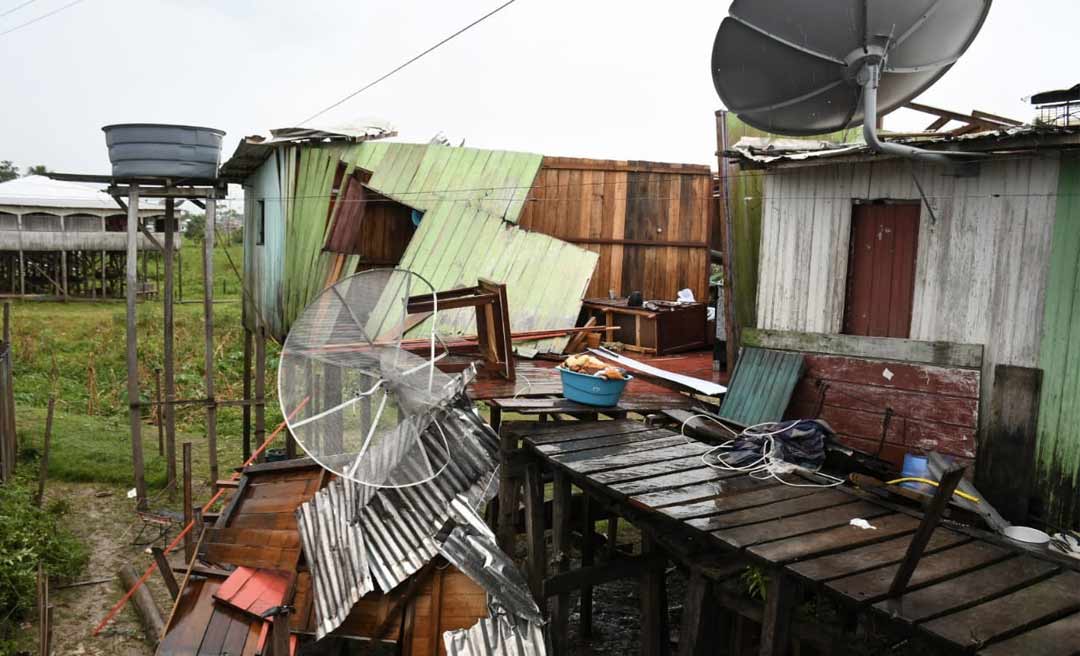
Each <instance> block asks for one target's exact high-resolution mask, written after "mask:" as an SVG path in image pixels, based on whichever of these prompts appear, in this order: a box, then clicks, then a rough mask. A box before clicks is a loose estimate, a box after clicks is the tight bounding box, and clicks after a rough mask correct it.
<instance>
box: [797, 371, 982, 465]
mask: <svg viewBox="0 0 1080 656" xmlns="http://www.w3.org/2000/svg"><path fill="white" fill-rule="evenodd" d="M805 358H806V360H805V361H806V367H807V369H806V374H805V376H804V377H803V379H802V380H801V381H800V382H799V384H798V385H797V386H796V388H795V394H794V395H793V396H792V400H791V404H790V405H789V406H788V410H787V413H786V416H787V417H788V418H797V417H802V418H810V417H820V418H821V419H824V420H825V421H827V422H829V425H831V426H832V427H833V430H835V431H836V433H837V436H838V437H839V439H840V441H841V442H843V443H845V444H848V445H849V446H852V447H854V448H857V449H859V450H862V451H867V452H870V453H877V452H878V451H879V449H880V451H881V457H882V458H884V459H885V460H888V461H890V462H892V463H894V464H895V465H896V466H897V467H899V466H900V464H901V462H902V461H903V457H904V453H905V452H908V451H911V452H916V453H925V452H928V451H934V450H936V451H940V452H942V453H946V454H949V455H953V456H956V457H958V458H962V459H971V458H974V457H975V431H976V428H977V426H978V420H979V416H978V412H979V399H978V395H979V372H978V371H976V370H972V369H957V368H949V367H934V366H929V365H920V364H911V363H904V362H893V361H884V360H871V359H867V358H846V357H840V356H832V355H817V354H806V356H805ZM887 410H889V411H890V412H889V413H888V414H889V415H890V417H889V420H888V423H887V424H886V420H885V418H886V414H887V412H886V411H887Z"/></svg>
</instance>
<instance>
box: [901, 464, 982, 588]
mask: <svg viewBox="0 0 1080 656" xmlns="http://www.w3.org/2000/svg"><path fill="white" fill-rule="evenodd" d="M964 468H965V467H964V465H961V464H953V465H950V467H949V468H948V469H946V470H945V472H944V473H943V474H942V476H941V480H940V481H939V482H938V487H937V491H936V492H935V493H934V498H933V499H931V500H930V505H929V506H928V507H927V509H926V513H925V514H924V515H923V518H922V521H921V522H919V528H917V529H916V530H915V535H913V536H912V538H911V542H909V543H908V548H907V553H906V554H904V560H902V561H900V566H899V567H898V568H897V570H896V576H894V577H893V581H892V585H891V586H889V597H891V598H893V599H895V598H896V597H899V596H900V595H902V594H904V591H905V590H907V586H908V583H910V582H911V575H912V574H914V573H915V568H916V567H918V565H919V560H920V559H921V558H922V555H923V551H924V550H925V549H926V545H927V543H929V542H930V536H932V535H933V534H934V530H935V529H937V526H938V523H939V522H940V521H941V515H942V513H944V512H945V508H946V507H947V506H948V505H949V501H950V500H951V499H952V496H953V492H954V491H955V490H956V486H957V485H959V484H960V479H961V478H962V477H963V475H964Z"/></svg>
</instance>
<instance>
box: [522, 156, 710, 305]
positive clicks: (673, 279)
mask: <svg viewBox="0 0 1080 656" xmlns="http://www.w3.org/2000/svg"><path fill="white" fill-rule="evenodd" d="M711 185H712V174H711V173H710V171H709V167H707V166H701V165H695V164H660V163H653V162H624V161H611V160H591V159H577V158H570V157H545V158H544V160H543V163H542V164H541V166H540V171H539V172H538V173H537V176H536V179H535V181H534V182H533V186H532V190H531V191H530V192H529V196H528V198H527V200H526V202H525V209H524V211H523V212H522V214H521V217H520V219H519V221H518V223H519V225H520V226H521V227H523V228H525V229H527V230H534V231H537V232H541V233H544V234H547V235H551V236H552V237H557V238H558V239H562V240H564V241H567V242H570V243H572V244H577V245H579V246H581V247H582V248H587V249H589V250H591V251H593V252H595V253H598V254H599V255H600V260H599V262H598V263H597V266H596V271H595V272H594V274H593V277H592V282H591V283H590V285H589V288H588V291H587V292H586V295H587V296H588V297H605V298H606V297H607V295H608V291H609V290H612V289H613V290H615V293H616V295H619V296H626V295H628V294H629V293H630V292H632V291H640V292H642V294H643V295H644V296H645V298H646V299H650V298H652V299H667V300H674V299H675V295H676V293H677V292H678V291H679V290H680V289H683V288H690V289H691V290H693V292H694V297H695V298H696V299H698V300H701V301H708V292H709V289H708V279H709V243H710V241H709V240H710V225H711V222H712V218H713V213H714V203H713V202H712V198H711V196H712V189H711Z"/></svg>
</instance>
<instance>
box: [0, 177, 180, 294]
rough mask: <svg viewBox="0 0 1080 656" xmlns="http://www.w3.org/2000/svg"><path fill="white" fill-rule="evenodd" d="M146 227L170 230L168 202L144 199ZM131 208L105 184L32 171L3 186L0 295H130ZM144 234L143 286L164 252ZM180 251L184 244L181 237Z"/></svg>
mask: <svg viewBox="0 0 1080 656" xmlns="http://www.w3.org/2000/svg"><path fill="white" fill-rule="evenodd" d="M139 216H140V218H141V220H142V224H143V226H144V227H145V230H146V232H149V233H152V234H153V233H158V234H159V235H160V234H161V233H162V232H163V230H164V206H163V202H162V201H160V200H155V199H148V200H144V201H142V202H140V204H139ZM126 230H127V213H126V212H125V211H124V210H123V208H121V207H120V205H119V204H117V202H116V201H115V200H114V199H113V198H112V197H111V196H110V195H109V194H107V193H105V192H104V191H103V190H102V188H101V185H99V184H95V183H83V182H62V181H59V180H52V179H50V178H48V177H45V176H40V175H31V176H27V177H24V178H16V179H14V180H10V181H8V182H3V183H0V296H22V297H33V298H69V297H81V298H107V297H118V296H123V294H124V268H125V257H126V256H125V251H126V247H127V244H126V235H125V232H126ZM155 239H156V243H155V241H154V240H152V239H151V238H150V237H148V236H147V235H146V234H140V235H139V240H138V248H139V251H140V254H141V256H142V257H141V258H140V259H141V260H142V263H141V267H140V273H141V275H142V278H143V280H142V282H141V289H140V291H149V287H148V285H147V283H146V281H145V278H146V269H147V266H146V260H147V255H148V254H149V253H151V252H155V253H156V252H157V251H158V248H159V247H158V244H160V243H161V242H162V241H163V240H162V238H161V237H160V236H158V237H156V238H155ZM175 244H176V248H177V249H179V247H180V239H179V236H177V239H176V241H175Z"/></svg>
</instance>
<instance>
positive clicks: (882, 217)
mask: <svg viewBox="0 0 1080 656" xmlns="http://www.w3.org/2000/svg"><path fill="white" fill-rule="evenodd" d="M918 246H919V205H918V203H889V204H859V205H855V207H854V208H852V213H851V253H850V256H849V258H848V279H847V297H846V303H845V306H844V333H846V334H848V335H867V336H872V337H909V336H910V335H911V309H912V305H913V303H914V292H915V257H916V254H917V253H918Z"/></svg>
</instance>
